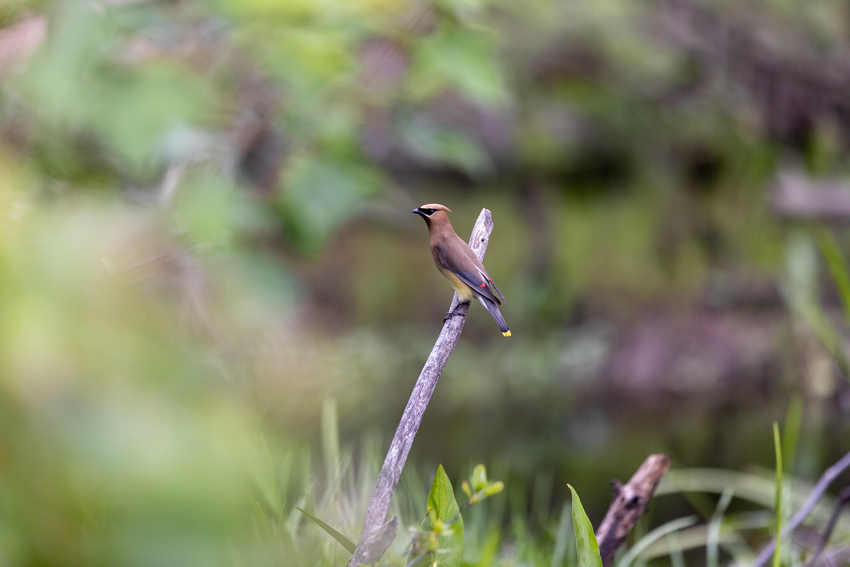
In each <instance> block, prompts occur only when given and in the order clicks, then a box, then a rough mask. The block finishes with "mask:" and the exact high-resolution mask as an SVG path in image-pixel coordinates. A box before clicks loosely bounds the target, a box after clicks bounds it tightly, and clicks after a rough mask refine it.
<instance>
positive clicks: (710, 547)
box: [705, 487, 735, 567]
mask: <svg viewBox="0 0 850 567" xmlns="http://www.w3.org/2000/svg"><path fill="white" fill-rule="evenodd" d="M734 495H735V489H734V488H732V487H729V488H727V489H726V490H724V491H723V495H722V496H721V497H720V500H719V501H718V503H717V508H716V509H715V510H714V514H712V516H711V522H710V523H709V524H708V533H707V536H706V543H705V564H706V565H707V567H719V565H720V528H721V526H722V524H723V515H724V514H725V513H726V509H727V508H728V507H729V503H730V502H732V497H733V496H734Z"/></svg>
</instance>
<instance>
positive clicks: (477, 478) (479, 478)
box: [472, 465, 487, 492]
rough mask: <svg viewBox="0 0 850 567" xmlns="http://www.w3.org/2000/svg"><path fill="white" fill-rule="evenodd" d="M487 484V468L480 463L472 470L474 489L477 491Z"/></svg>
mask: <svg viewBox="0 0 850 567" xmlns="http://www.w3.org/2000/svg"><path fill="white" fill-rule="evenodd" d="M486 486H487V469H485V468H484V465H478V466H476V467H475V469H473V471H472V489H473V490H474V491H475V492H478V491H479V490H482V489H484V488H485V487H486Z"/></svg>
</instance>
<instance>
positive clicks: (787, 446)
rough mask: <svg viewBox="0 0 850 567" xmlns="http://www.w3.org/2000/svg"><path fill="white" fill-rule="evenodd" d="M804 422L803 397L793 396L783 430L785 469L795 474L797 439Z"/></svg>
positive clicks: (792, 474) (783, 464)
mask: <svg viewBox="0 0 850 567" xmlns="http://www.w3.org/2000/svg"><path fill="white" fill-rule="evenodd" d="M802 422H803V399H802V398H801V397H800V396H793V397H792V398H791V403H790V404H789V405H788V411H787V412H786V414H785V427H784V428H783V430H782V456H783V457H784V459H785V461H784V462H783V463H782V466H783V471H784V472H786V473H788V474H789V475H791V476H792V477H793V476H794V461H795V460H796V455H797V440H798V439H799V438H800V428H801V426H802Z"/></svg>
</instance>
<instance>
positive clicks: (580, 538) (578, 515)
mask: <svg viewBox="0 0 850 567" xmlns="http://www.w3.org/2000/svg"><path fill="white" fill-rule="evenodd" d="M567 486H568V487H569V488H570V492H572V494H573V530H574V531H575V534H576V554H577V555H578V566H579V567H602V556H601V555H599V544H598V543H596V536H595V535H594V533H593V526H592V525H590V520H589V519H588V518H587V514H585V513H584V508H583V507H582V505H581V500H580V499H579V497H578V494H577V493H576V491H575V489H574V488H573V487H572V486H570V485H569V484H568V485H567Z"/></svg>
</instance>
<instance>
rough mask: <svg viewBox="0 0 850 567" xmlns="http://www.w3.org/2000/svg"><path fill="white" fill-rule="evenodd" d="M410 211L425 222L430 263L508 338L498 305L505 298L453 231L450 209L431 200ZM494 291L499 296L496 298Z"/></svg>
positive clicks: (509, 334)
mask: <svg viewBox="0 0 850 567" xmlns="http://www.w3.org/2000/svg"><path fill="white" fill-rule="evenodd" d="M411 212H412V213H416V214H417V215H419V216H421V217H422V218H423V219H425V224H427V225H428V236H429V237H430V240H431V255H432V256H433V257H434V264H436V266H437V269H438V270H440V273H442V274H443V275H444V276H445V277H446V279H447V280H449V283H451V284H452V287H453V288H454V290H455V291H456V292H457V296H458V299H459V300H460V301H461V303H464V302H466V303H469V302H471V301H472V300H473V299H477V300H478V301H480V302H481V305H483V306H484V307H486V308H487V311H489V312H490V315H492V316H493V319H495V320H496V323H498V325H499V328H500V329H501V330H502V334H503V335H504V336H506V337H510V336H511V331H510V329H508V324H507V323H505V318H504V317H502V313H501V312H500V311H499V305H501V304H502V301H505V297H504V296H503V295H502V292H500V291H499V288H497V287H496V284H494V283H493V280H491V279H490V274H488V273H487V270H485V269H484V265H483V264H481V262H480V261H479V260H478V257H476V256H475V253H474V252H473V251H472V249H471V248H470V247H469V245H467V243H466V242H464V241H463V240H461V238H460V237H459V236H458V235H457V234H456V233H455V231H454V228H452V223H451V221H449V213H450V212H451V211H450V210H449V208H448V207H445V206H443V205H438V204H436V203H431V204H429V205H422V206H421V207H419V208H418V209H413V210H412V211H411ZM493 292H495V294H494V293H493ZM496 294H498V296H499V297H496ZM499 298H501V301H499ZM454 315H455V313H454V312H452V311H449V313H448V314H447V315H446V318H447V319H449V318H451V317H452V316H454Z"/></svg>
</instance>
